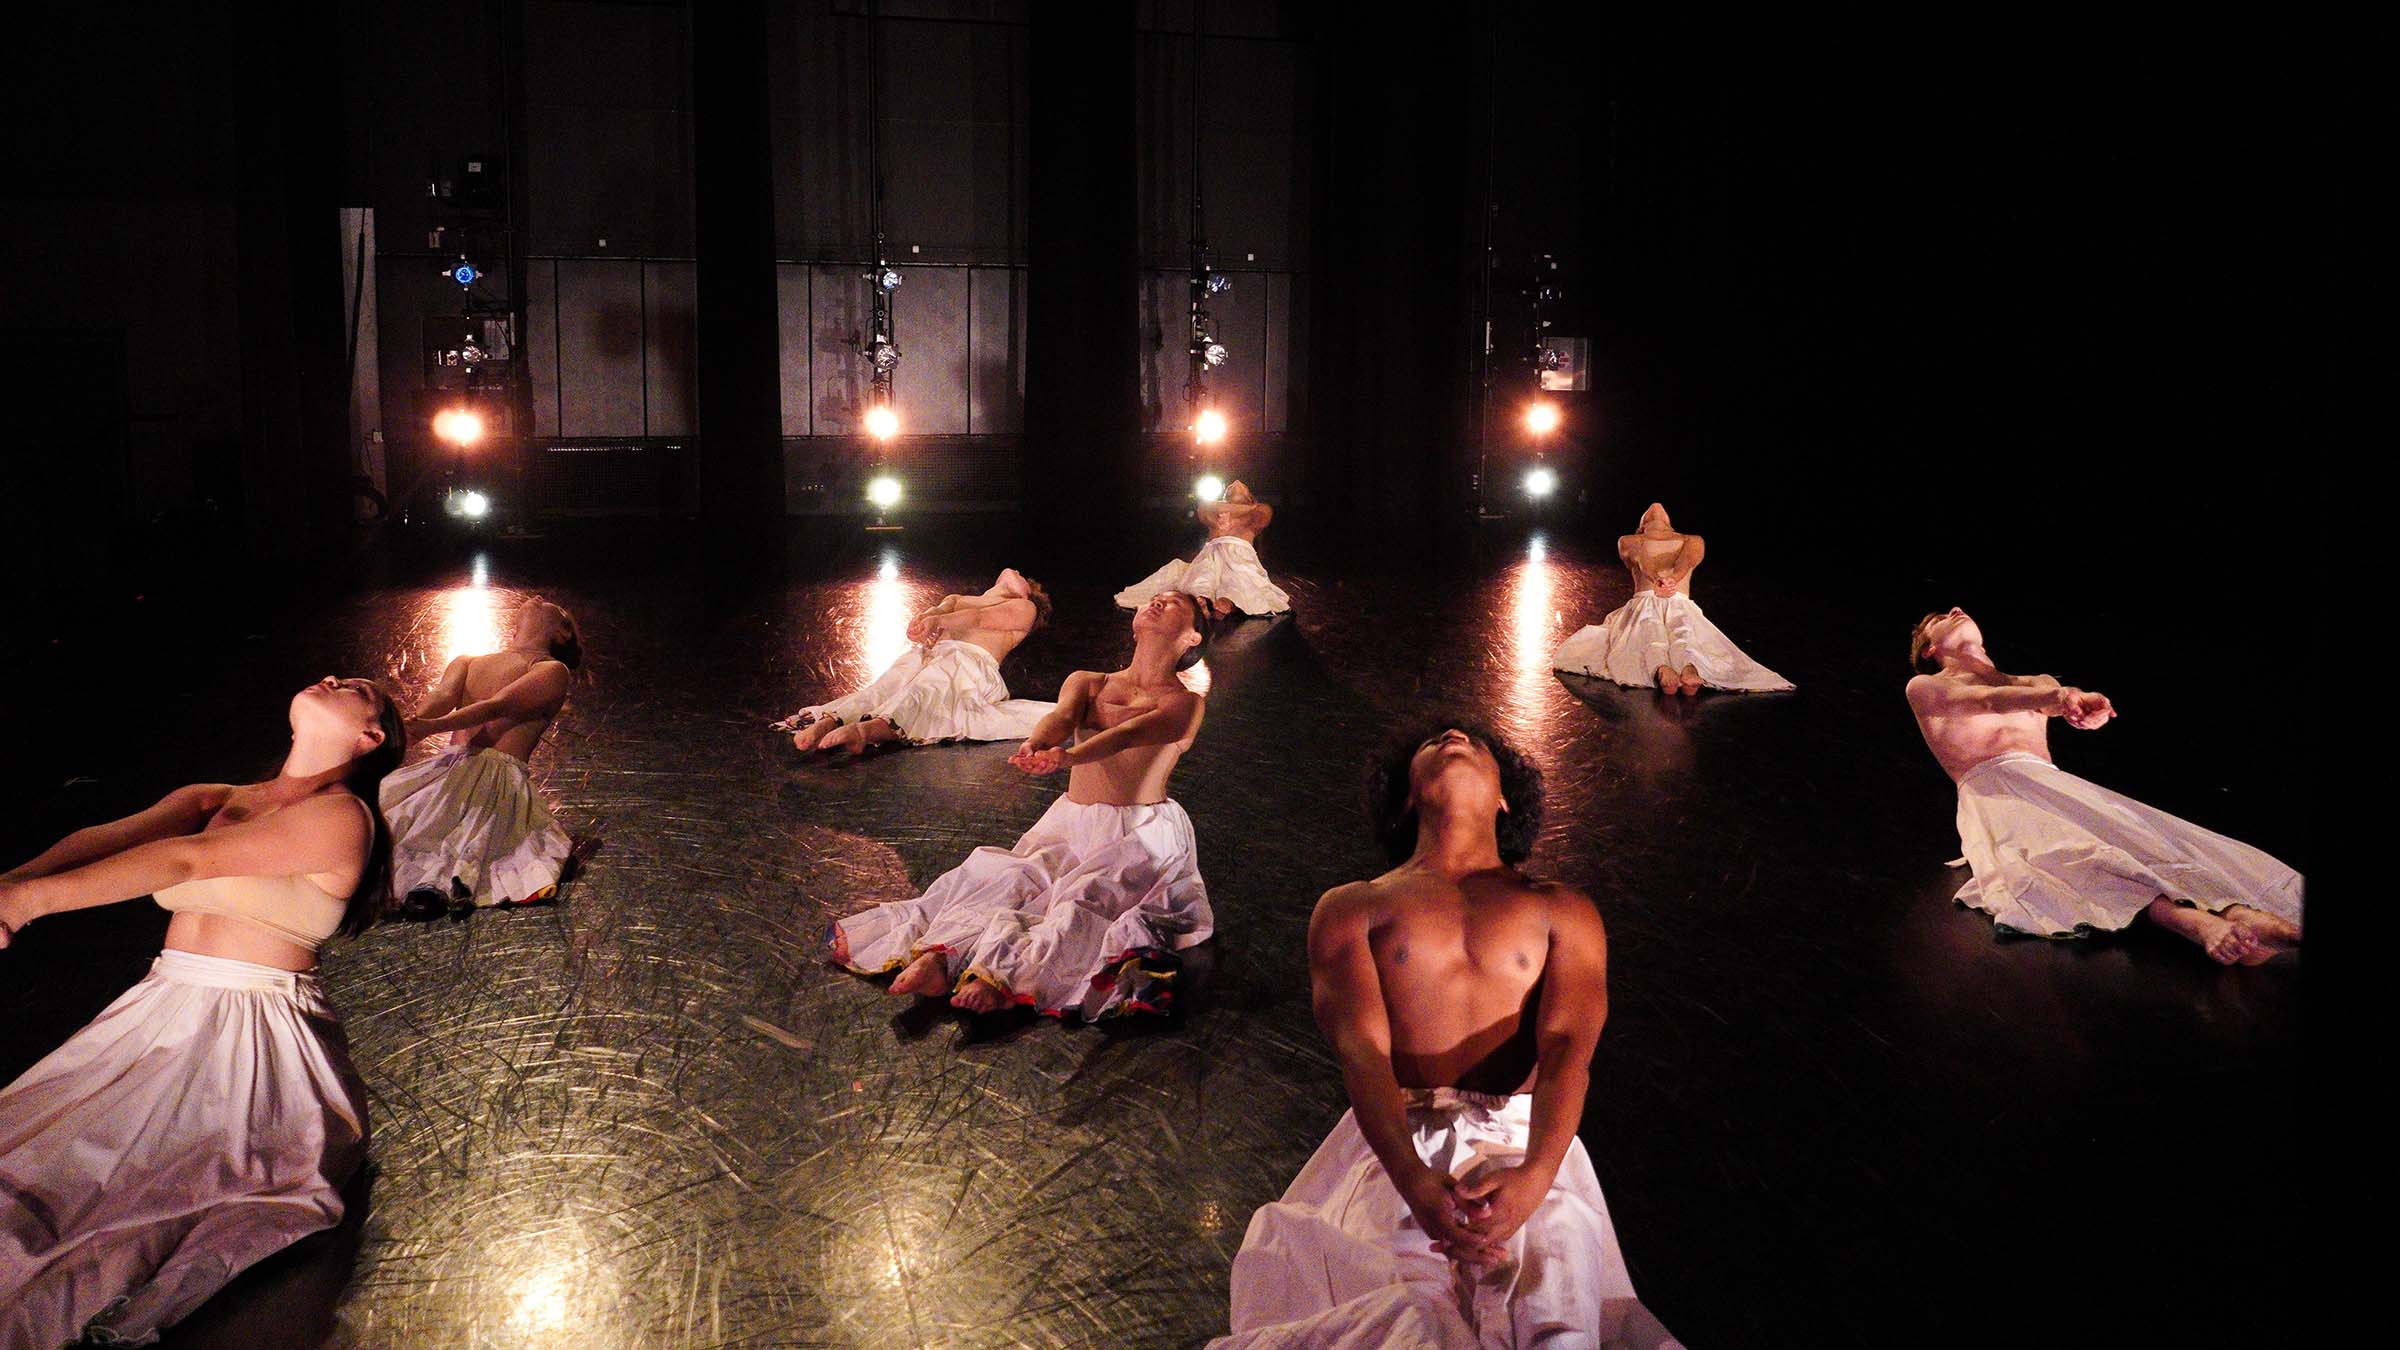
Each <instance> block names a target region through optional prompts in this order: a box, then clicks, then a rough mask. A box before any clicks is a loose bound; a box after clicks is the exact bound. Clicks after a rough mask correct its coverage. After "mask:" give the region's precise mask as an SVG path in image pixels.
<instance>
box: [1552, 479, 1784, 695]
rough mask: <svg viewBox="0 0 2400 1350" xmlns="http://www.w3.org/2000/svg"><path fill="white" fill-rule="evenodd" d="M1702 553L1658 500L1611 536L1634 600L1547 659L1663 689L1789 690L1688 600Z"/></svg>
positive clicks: (1558, 664)
mask: <svg viewBox="0 0 2400 1350" xmlns="http://www.w3.org/2000/svg"><path fill="white" fill-rule="evenodd" d="M1707 554H1708V546H1707V545H1706V543H1704V542H1703V541H1702V540H1701V538H1700V536H1699V535H1696V534H1682V533H1679V532H1678V531H1677V530H1676V529H1675V524H1674V522H1673V521H1671V520H1669V519H1668V518H1667V508H1666V507H1664V506H1661V505H1660V504H1659V503H1657V502H1652V503H1650V509H1648V510H1646V511H1644V512H1642V522H1641V526H1640V529H1639V531H1638V532H1637V533H1634V534H1628V535H1625V536H1623V537H1621V538H1619V539H1618V540H1617V559H1618V561H1620V562H1622V563H1624V564H1625V570H1626V571H1627V572H1629V573H1631V574H1632V576H1633V598H1632V599H1630V600H1628V601H1626V602H1625V603H1624V604H1623V605H1621V606H1619V607H1618V608H1617V609H1616V611H1615V612H1614V613H1611V614H1610V615H1609V616H1608V617H1607V618H1605V619H1602V620H1601V621H1600V622H1598V623H1596V624H1591V625H1588V626H1586V627H1584V628H1582V629H1579V630H1577V632H1576V633H1575V634H1574V636H1572V637H1570V638H1568V639H1567V640H1566V641H1565V642H1564V643H1561V644H1560V645H1559V649H1558V652H1557V654H1556V655H1554V656H1553V657H1552V658H1551V660H1550V664H1551V665H1552V666H1553V667H1555V668H1557V669H1559V670H1566V671H1572V672H1574V673H1576V674H1578V675H1597V676H1600V677H1602V678H1605V679H1611V680H1615V681H1616V682H1617V683H1619V684H1623V685H1644V684H1656V685H1657V686H1658V688H1659V692H1661V693H1667V694H1697V693H1699V692H1700V690H1701V689H1702V688H1703V687H1707V688H1715V689H1732V690H1742V691H1766V690H1780V689H1789V688H1791V687H1792V682H1791V681H1790V680H1787V679H1785V678H1783V677H1782V676H1781V675H1778V674H1776V673H1775V672H1774V671H1771V670H1769V669H1767V668H1766V667H1765V666H1762V665H1760V664H1758V663H1757V662H1756V661H1753V660H1751V659H1750V658H1749V657H1748V656H1745V655H1743V653H1742V649H1741V648H1739V647H1736V646H1734V645H1733V640H1732V639H1731V638H1728V637H1726V636H1725V634H1724V632H1723V631H1722V630H1720V629H1719V628H1718V627H1717V626H1716V625H1715V624H1713V623H1710V622H1709V621H1708V616H1707V615H1705V614H1703V613H1701V612H1700V606H1699V604H1698V602H1696V601H1694V600H1693V599H1692V572H1693V570H1694V569H1696V568H1698V567H1699V566H1700V561H1701V559H1702V558H1704V557H1706V556H1707Z"/></svg>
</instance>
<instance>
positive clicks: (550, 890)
mask: <svg viewBox="0 0 2400 1350" xmlns="http://www.w3.org/2000/svg"><path fill="white" fill-rule="evenodd" d="M582 664H583V633H582V630H581V629H579V628H577V627H576V624H575V618H574V616H573V615H571V614H569V613H567V612H566V611H565V610H563V609H560V608H559V607H558V606H556V605H554V604H551V603H550V602H549V601H547V600H544V599H541V598H540V597H538V596H536V597H533V598H531V599H528V600H527V601H525V603H524V604H522V605H520V606H518V608H517V621H516V628H515V630H514V632H513V633H512V634H511V636H510V638H509V643H508V646H507V647H506V648H504V649H503V650H500V651H497V652H493V653H491V654H490V655H488V656H461V657H458V658H457V659H455V660H453V661H452V662H451V663H450V665H449V667H448V668H447V669H445V670H444V671H443V672H442V678H441V679H440V681H439V682H437V683H436V684H435V685H434V687H433V692H431V693H429V694H427V695H426V696H425V702H424V703H423V705H421V706H420V707H419V708H418V709H417V711H416V712H415V713H414V714H413V715H411V716H410V718H409V720H408V734H409V736H410V737H411V738H412V739H420V740H421V739H423V738H424V737H427V736H435V735H439V734H441V733H443V732H448V733H450V744H449V745H448V746H447V747H446V748H445V749H444V750H443V751H442V752H441V753H440V754H438V755H435V756H433V757H432V758H430V759H425V760H420V761H418V762H417V763H415V764H411V765H409V766H408V767H407V768H405V769H401V770H399V771H398V772H396V773H394V774H393V775H392V776H391V777H390V778H389V779H388V780H386V781H385V783H384V785H383V813H384V815H385V816H387V817H388V818H389V819H390V820H391V822H392V895H393V897H394V898H395V900H397V901H398V902H399V904H400V906H401V909H402V911H403V912H404V913H406V914H408V915H410V916H411V917H416V918H425V917H430V916H431V915H433V914H437V913H440V912H441V911H443V910H444V909H460V910H463V909H466V908H468V907H470V906H478V905H530V904H537V903H539V902H541V901H544V900H548V899H550V898H551V897H553V896H555V895H557V894H558V879H559V877H560V875H561V874H562V873H564V871H565V870H566V865H567V855H568V853H569V852H570V851H571V850H572V849H573V847H574V845H573V842H572V841H571V840H569V839H568V838H567V832H566V831H565V830H562V829H560V828H559V827H558V821H557V820H555V819H553V818H552V817H551V815H550V808H549V807H547V806H545V805H543V804H542V799H541V796H540V794H538V793H536V792H535V791H534V789H533V778H532V775H531V773H530V772H529V771H528V769H527V768H526V761H527V760H529V759H531V758H532V757H533V749H534V747H535V746H537V745H539V744H541V740H542V733H544V732H546V731H548V730H549V729H550V724H551V722H552V721H554V720H555V719H556V718H557V717H558V714H559V710H560V709H562V708H564V707H565V706H566V702H567V686H568V684H569V682H570V680H571V677H572V675H573V672H574V671H575V669H576V668H577V667H579V666H581V665H582Z"/></svg>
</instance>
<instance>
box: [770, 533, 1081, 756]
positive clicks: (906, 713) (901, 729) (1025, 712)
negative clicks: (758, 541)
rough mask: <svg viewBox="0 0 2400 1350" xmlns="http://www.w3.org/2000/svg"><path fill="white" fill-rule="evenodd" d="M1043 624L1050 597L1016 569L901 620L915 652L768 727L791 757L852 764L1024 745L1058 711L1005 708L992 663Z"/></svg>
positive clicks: (1027, 702) (1029, 702) (1024, 702)
mask: <svg viewBox="0 0 2400 1350" xmlns="http://www.w3.org/2000/svg"><path fill="white" fill-rule="evenodd" d="M1049 621H1050V596H1049V593H1048V592H1046V591H1044V590H1043V589H1042V587H1041V583H1039V582H1036V581H1029V580H1027V579H1026V578H1025V576H1024V575H1023V574H1022V573H1020V572H1018V571H1017V570H1016V569H1015V568H1013V567H1010V568H1003V569H1001V572H1000V576H999V578H998V579H997V580H995V581H993V582H992V584H991V586H990V588H988V589H987V590H985V591H984V592H983V593H982V594H981V595H945V596H943V597H942V600H941V603H939V604H937V605H934V606H933V607H932V608H930V609H927V610H926V611H925V612H924V613H922V614H919V615H918V616H917V617H915V618H914V619H911V620H909V624H908V639H909V641H911V642H914V643H916V644H917V645H916V646H915V647H914V648H912V649H910V650H909V651H907V652H905V653H903V654H902V655H901V657H900V659H899V660H897V661H894V662H892V664H891V667H890V668H889V669H887V670H885V671H884V672H883V673H882V674H881V675H879V676H877V677H876V678H875V682H874V683H872V684H870V685H868V686H867V687H866V688H864V689H861V690H859V691H858V692H857V693H854V694H851V695H849V696H848V697H846V698H838V699H835V700H834V701H833V702H831V703H818V704H812V705H811V706H809V707H806V708H802V709H801V710H800V711H798V712H796V713H793V714H792V715H791V716H789V717H787V718H785V719H783V720H782V721H780V722H777V723H775V724H774V726H773V728H772V729H773V730H776V731H788V732H790V733H792V746H793V748H795V749H798V750H803V751H807V750H847V751H849V752H850V753H851V754H854V755H855V754H861V753H864V752H865V751H867V750H870V749H872V748H874V747H875V746H878V745H884V744H888V743H891V742H895V741H900V742H906V743H908V744H910V745H931V744H933V743H935V742H937V741H1015V740H1023V739H1024V738H1025V737H1026V735H1028V734H1029V733H1031V732H1032V730H1033V728H1034V726H1035V725H1036V724H1037V723H1039V722H1040V721H1041V720H1042V719H1043V718H1044V717H1046V716H1048V715H1049V713H1050V710H1051V709H1052V708H1055V707H1057V706H1058V705H1057V704H1054V703H1047V702H1043V701H1041V700H1038V699H1029V698H1010V697H1009V696H1008V685H1007V684H1006V683H1005V682H1004V681H1002V680H1001V678H1000V662H1001V661H1002V660H1003V659H1005V658H1006V657H1007V656H1008V654H1009V653H1010V652H1012V651H1015V650H1016V648H1017V644H1018V643H1020V642H1023V641H1024V640H1025V639H1026V638H1027V637H1029V636H1031V635H1032V633H1033V631H1034V630H1035V629H1037V628H1040V627H1041V626H1042V625H1043V624H1046V623H1048V622H1049Z"/></svg>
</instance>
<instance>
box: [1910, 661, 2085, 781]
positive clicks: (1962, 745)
mask: <svg viewBox="0 0 2400 1350" xmlns="http://www.w3.org/2000/svg"><path fill="white" fill-rule="evenodd" d="M1924 678H1925V686H1926V688H1927V693H1926V694H1925V695H1924V696H1918V697H1912V698H1910V699H1909V708H1910V710H1911V711H1913V712H1915V713H1916V715H1917V730H1918V731H1920V732H1922V733H1923V734H1924V736H1925V745H1926V748H1928V749H1930V750H1932V751H1933V757H1934V758H1935V759H1937V760H1939V761H1941V765H1942V771H1943V772H1945V773H1947V774H1949V775H1950V777H1951V779H1952V780H1953V781H1955V780H1957V779H1959V778H1963V777H1965V776H1966V772H1967V770H1969V769H1972V768H1974V767H1975V766H1976V765H1978V764H1981V763H1982V762H1984V761H1985V760H1987V759H1990V758H1992V757H1993V756H1994V755H2005V754H2009V753H2011V752H2013V751H2023V752H2025V753H2026V754H2031V755H2039V756H2041V757H2042V758H2043V759H2048V758H2050V719H2049V718H2048V717H2047V716H2045V715H2043V714H2042V713H2039V712H1991V711H1988V710H1986V709H1982V708H1978V707H1975V706H1973V705H1971V704H1966V703H1961V702H1953V701H1951V700H1949V699H1946V698H1944V697H1942V695H1943V693H1944V692H1946V687H1955V688H2001V687H2007V686H2011V685H2016V686H2024V687H2028V688H2035V689H2055V688H2057V687H2058V681H2057V680H2055V679H2053V678H2051V677H2050V676H2048V675H2002V674H1999V673H1998V672H1994V673H1993V674H1992V675H1991V676H1989V677H1982V676H1978V675H1976V674H1974V673H1972V672H1969V671H1964V670H1948V671H1944V672H1943V673H1941V674H1939V675H1929V676H1926V677H1924Z"/></svg>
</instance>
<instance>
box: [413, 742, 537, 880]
mask: <svg viewBox="0 0 2400 1350" xmlns="http://www.w3.org/2000/svg"><path fill="white" fill-rule="evenodd" d="M383 818H384V819H385V820H387V821H389V822H390V823H391V827H392V894H393V895H395V896H401V897H405V896H406V895H407V894H408V893H409V892H410V891H416V890H436V891H440V892H441V893H442V894H444V895H450V894H452V893H453V887H452V885H451V883H452V881H453V880H454V879H455V881H456V882H457V883H458V886H459V887H463V888H464V889H465V891H466V893H467V894H468V895H469V896H470V897H472V898H473V899H474V901H475V903H476V904H478V905H499V904H516V903H519V902H521V901H525V900H530V899H532V898H534V897H535V896H537V895H540V894H541V893H542V892H543V891H544V890H547V889H548V888H550V887H552V886H555V885H557V884H558V878H559V876H560V875H561V874H562V873H563V872H565V870H566V866H567V854H568V853H569V852H571V851H572V850H573V848H574V843H573V841H571V840H569V839H568V838H567V832H566V831H565V830H562V829H560V828H559V827H558V822H557V821H556V820H554V819H552V818H551V815H550V808H549V807H547V806H544V805H543V804H542V798H541V795H540V794H539V793H537V792H535V791H534V790H533V776H532V775H531V774H530V773H529V772H527V770H526V768H525V762H524V761H523V760H520V759H518V758H517V757H516V756H514V755H510V754H504V753H502V752H500V751H498V750H493V749H489V748H486V749H482V750H466V749H459V750H445V751H443V752H442V753H440V754H438V755H435V756H434V757H433V758H431V759H427V760H421V761H419V762H418V763H415V764H411V765H409V766H408V767H406V768H404V769H399V770H395V771H394V772H393V773H392V774H391V775H390V776H389V777H387V778H385V779H384V780H383Z"/></svg>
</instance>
